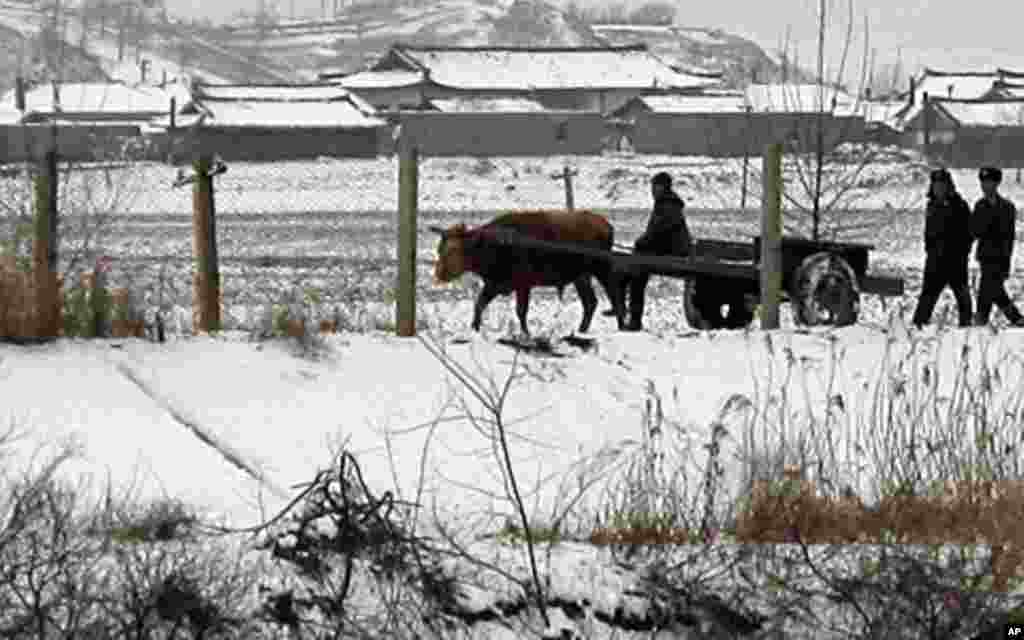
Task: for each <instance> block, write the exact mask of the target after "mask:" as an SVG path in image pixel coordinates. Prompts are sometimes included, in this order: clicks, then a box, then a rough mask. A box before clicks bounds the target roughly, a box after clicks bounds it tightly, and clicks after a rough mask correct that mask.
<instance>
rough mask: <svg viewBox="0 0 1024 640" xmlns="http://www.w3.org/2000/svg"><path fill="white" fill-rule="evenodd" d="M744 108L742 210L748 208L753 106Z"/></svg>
mask: <svg viewBox="0 0 1024 640" xmlns="http://www.w3.org/2000/svg"><path fill="white" fill-rule="evenodd" d="M743 110H744V112H745V113H746V118H745V120H746V126H745V127H744V132H745V134H746V135H744V136H743V138H744V141H743V184H742V185H741V186H740V211H746V210H747V172H748V171H749V168H750V121H751V119H752V116H751V112H752V111H753V108H752V107H751V106H750V105H749V104H748V105H747V106H746V107H744V109H743Z"/></svg>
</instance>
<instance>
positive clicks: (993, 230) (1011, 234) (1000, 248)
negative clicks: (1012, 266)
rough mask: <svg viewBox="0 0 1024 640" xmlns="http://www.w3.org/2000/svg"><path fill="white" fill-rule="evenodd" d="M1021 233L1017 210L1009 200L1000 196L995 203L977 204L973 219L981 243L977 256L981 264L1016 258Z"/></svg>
mask: <svg viewBox="0 0 1024 640" xmlns="http://www.w3.org/2000/svg"><path fill="white" fill-rule="evenodd" d="M1016 233H1017V208H1016V207H1014V206H1013V203H1012V202H1010V201H1009V200H1007V199H1006V198H1004V197H1002V196H1000V195H997V196H996V200H995V202H989V201H988V199H987V198H981V199H980V200H978V201H977V202H976V203H975V204H974V214H973V215H972V216H971V236H972V237H973V238H975V239H976V240H977V241H978V248H977V249H976V250H975V257H976V258H977V260H978V262H981V263H996V264H1000V265H1002V264H1005V265H1006V266H1007V267H1008V266H1009V263H1010V258H1011V257H1012V256H1013V242H1014V240H1015V239H1016Z"/></svg>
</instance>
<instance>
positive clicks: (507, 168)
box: [0, 153, 919, 333]
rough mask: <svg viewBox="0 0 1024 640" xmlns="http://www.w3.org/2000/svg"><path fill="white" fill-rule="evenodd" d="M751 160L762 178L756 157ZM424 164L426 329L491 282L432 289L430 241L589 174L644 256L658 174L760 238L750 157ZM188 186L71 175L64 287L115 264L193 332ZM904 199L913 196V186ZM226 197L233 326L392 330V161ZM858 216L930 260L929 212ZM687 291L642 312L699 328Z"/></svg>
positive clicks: (259, 178) (103, 170) (662, 283)
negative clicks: (923, 232) (921, 233)
mask: <svg viewBox="0 0 1024 640" xmlns="http://www.w3.org/2000/svg"><path fill="white" fill-rule="evenodd" d="M752 164H754V165H756V166H757V167H759V166H760V164H759V159H756V160H755V161H754V162H753V163H752ZM419 166H420V169H419V197H418V209H419V214H418V235H417V254H416V255H417V282H416V284H417V308H418V312H417V322H418V324H419V326H421V327H430V326H437V325H439V324H444V325H445V326H447V327H448V328H450V329H452V330H457V331H462V330H468V327H469V321H470V319H471V317H472V305H473V301H474V299H475V296H476V293H477V291H478V289H479V287H480V283H479V282H478V279H476V278H474V277H466V278H463V280H462V281H461V282H460V283H458V284H453V285H444V286H440V285H438V284H437V283H435V282H434V280H433V273H432V266H431V265H432V263H433V261H434V258H435V255H436V254H435V250H436V248H437V240H438V238H437V237H436V236H435V235H433V234H432V233H430V232H429V231H428V230H427V228H428V227H429V226H432V225H437V226H441V227H448V226H451V225H453V224H457V223H465V224H468V225H477V224H482V223H485V222H487V221H488V220H490V219H491V218H493V217H494V216H495V215H497V214H498V213H499V212H502V211H508V210H526V209H562V208H565V206H566V193H565V185H564V182H563V180H562V178H561V177H560V175H559V174H560V173H561V172H562V171H563V170H564V169H565V168H566V167H569V168H570V169H572V170H573V171H574V173H575V175H574V176H573V178H572V190H573V196H572V197H573V201H574V206H575V207H576V208H577V209H590V210H594V211H596V212H598V213H601V214H603V215H606V216H607V217H608V218H609V220H610V222H611V223H612V224H613V225H614V227H615V234H616V237H615V240H616V242H617V243H619V244H621V245H625V246H630V245H632V242H633V240H634V239H635V238H636V237H637V236H638V235H639V234H640V233H641V232H642V231H643V229H644V226H645V224H646V221H647V216H648V214H649V211H650V206H651V195H650V188H649V179H650V176H651V175H652V174H653V173H655V172H657V171H662V170H665V171H668V172H669V173H670V174H672V175H673V177H674V178H675V181H676V185H675V188H676V190H677V191H678V192H679V194H680V195H681V196H682V198H683V199H684V201H685V202H686V203H687V217H688V223H689V226H690V230H691V232H692V233H693V235H694V236H696V237H700V238H718V239H725V240H745V239H749V238H751V237H753V236H755V235H757V233H758V224H759V216H758V206H759V198H760V181H759V179H756V176H754V175H753V174H752V175H751V176H748V180H747V188H748V190H749V191H748V193H747V194H746V196H745V199H746V201H747V204H748V209H747V210H745V211H741V210H739V209H738V205H739V203H740V202H741V200H742V199H744V196H743V194H741V193H740V190H741V188H742V185H743V180H742V172H743V170H744V168H743V163H742V160H740V159H728V158H726V159H711V158H700V157H669V156H643V155H632V154H629V153H625V154H623V153H610V154H606V155H602V156H587V157H546V158H539V157H537V158H534V157H517V158H510V157H474V158H431V157H421V158H420V165H419ZM749 170H750V169H749V167H748V171H749ZM32 171H34V169H33V167H32V166H30V165H17V166H15V165H11V166H8V167H5V168H4V170H3V172H0V201H2V206H3V225H4V228H3V237H4V238H5V239H6V240H5V242H6V244H7V248H8V249H9V250H10V251H12V252H13V253H15V254H16V255H19V256H21V257H23V258H24V257H26V256H27V255H29V253H30V242H29V240H28V238H29V237H30V234H29V235H26V233H25V231H26V229H27V228H29V226H30V225H31V221H32V202H33V194H32ZM191 173H192V171H191V168H190V167H183V168H177V167H172V166H168V165H166V164H162V163H158V162H142V161H131V159H126V160H124V161H120V162H105V163H63V162H62V163H61V165H60V192H59V211H60V231H59V235H60V239H59V246H60V255H59V258H60V259H59V268H60V271H61V272H62V273H64V274H65V278H66V279H65V282H66V289H70V288H73V287H74V286H76V284H78V283H80V281H81V274H82V273H88V272H90V271H95V267H96V264H97V261H98V260H99V259H100V258H101V257H103V256H107V257H109V258H110V259H111V260H109V263H108V264H109V267H108V273H107V279H108V281H109V282H110V283H111V286H113V287H123V288H128V289H130V290H131V291H132V292H134V295H133V305H135V306H136V307H137V310H136V313H137V314H139V315H141V316H142V317H144V319H145V321H146V322H147V323H149V324H152V323H153V322H154V321H155V317H156V314H157V312H160V313H161V314H162V316H163V318H164V320H165V322H166V324H167V328H168V330H169V331H172V332H174V331H179V332H182V333H187V332H190V331H191V330H192V306H193V305H192V303H193V288H192V284H193V274H194V272H195V270H196V264H195V260H194V247H193V243H194V238H193V210H194V202H193V198H194V194H193V185H191V184H188V183H185V184H182V180H181V178H182V177H185V178H187V177H188V176H190V175H191ZM901 188H902V187H901ZM899 193H901V194H905V193H907V190H906V188H902V190H901V191H899ZM873 195H874V196H875V199H876V200H877V199H879V197H880V196H879V194H877V193H876V194H873ZM881 197H884V196H881ZM892 197H895V196H892ZM213 200H214V206H215V211H216V238H217V248H218V259H219V273H220V279H221V299H222V305H223V306H222V309H223V310H222V315H221V317H222V324H223V328H224V329H228V330H233V329H234V330H247V331H257V332H266V331H278V332H280V331H284V330H286V329H287V324H286V319H287V318H288V317H289V316H290V317H291V318H293V319H294V318H295V317H297V316H305V317H307V318H308V320H309V326H312V327H318V326H319V325H320V323H321V321H327V322H330V323H333V324H334V326H336V327H337V328H338V329H350V330H360V331H364V330H374V329H379V330H393V328H394V324H395V285H396V281H397V259H396V255H397V253H396V250H397V246H396V245H397V218H396V211H397V208H398V162H397V159H396V158H395V157H380V158H376V159H321V160H311V161H293V162H268V163H243V162H233V163H229V165H228V166H227V171H226V173H223V174H221V175H218V176H216V177H215V178H214V196H213ZM871 207H874V208H873V210H868V209H870V208H871ZM858 215H860V216H861V217H862V218H863V219H864V221H865V222H868V223H871V224H870V225H868V226H871V225H873V227H872V228H871V231H870V233H871V234H874V238H875V240H876V242H875V244H879V245H880V247H879V251H876V254H875V256H876V257H873V258H872V260H873V262H874V263H876V264H879V265H880V266H881V267H882V268H886V267H897V268H899V269H900V270H901V271H904V270H905V268H907V267H909V268H910V270H913V269H914V268H915V267H916V262H918V260H916V259H910V260H904V257H905V256H906V255H907V253H908V249H910V248H912V245H913V244H914V242H915V238H916V237H917V235H915V234H916V231H917V228H916V226H915V225H917V226H919V220H918V217H917V216H913V217H910V216H903V217H902V218H900V219H898V220H896V221H895V222H893V220H892V214H891V213H886V212H885V210H884V207H882V206H877V204H871V203H867V204H866V205H865V211H864V212H861V213H859V214H858ZM886 225H888V227H887V226H886ZM893 225H895V227H894V226H893ZM897 227H898V228H899V233H892V234H881V235H879V234H878V229H885V228H890V229H893V228H897ZM862 238H863V235H862V237H861V238H856V237H855V238H851V239H852V240H857V239H862ZM878 241H880V242H878ZM914 258H916V256H914ZM904 263H906V264H904ZM908 284H911V283H908ZM683 287H684V283H683V281H681V280H678V279H671V278H659V277H655V278H652V280H651V282H650V285H649V287H648V300H649V302H648V309H649V313H648V314H645V315H646V316H647V317H649V318H650V320H649V321H647V322H646V324H647V325H648V326H649V327H650V328H651V329H652V330H655V331H659V330H660V331H665V332H673V331H685V330H687V329H688V326H687V323H686V321H685V319H684V313H683V305H682V299H683ZM598 295H599V304H601V305H602V308H604V306H605V305H606V304H607V301H606V300H605V299H604V297H603V295H602V294H601V292H600V291H599V292H598ZM575 296H576V294H575V292H574V291H573V290H572V288H571V287H570V288H568V289H566V291H565V294H564V298H563V299H561V300H559V298H558V295H557V293H556V292H555V291H554V290H553V289H549V290H543V289H541V290H537V291H536V292H535V294H534V296H533V298H532V300H531V302H532V307H531V312H530V317H531V319H535V320H531V324H532V323H533V322H535V321H536V322H540V325H538V326H543V327H545V328H547V329H550V330H552V331H555V330H559V331H560V330H566V331H571V329H572V328H573V327H575V326H576V325H577V324H578V321H579V315H580V313H581V310H580V305H579V303H578V301H576V299H575ZM871 304H874V303H869V308H868V309H866V310H870V309H871V307H870V305H871ZM514 308H515V305H514V303H512V302H510V301H508V300H505V299H499V300H498V301H495V302H494V304H492V306H491V308H490V309H489V311H488V316H489V317H488V318H485V327H486V328H487V329H488V330H504V329H505V328H506V327H508V326H510V325H511V324H512V323H514V321H515V313H514ZM286 310H287V311H286ZM869 315H870V316H879V317H881V315H882V314H881V312H878V313H874V312H872V313H871V314H869ZM645 319H646V318H645ZM605 324H607V326H608V327H612V326H613V325H614V323H613V322H612V320H610V319H609V320H608V322H607V323H605V322H604V320H602V319H601V318H600V317H598V318H596V319H595V323H594V327H595V328H596V329H598V330H600V329H601V328H602V327H603V326H604V325H605ZM783 324H784V326H785V324H786V314H785V313H784V316H783Z"/></svg>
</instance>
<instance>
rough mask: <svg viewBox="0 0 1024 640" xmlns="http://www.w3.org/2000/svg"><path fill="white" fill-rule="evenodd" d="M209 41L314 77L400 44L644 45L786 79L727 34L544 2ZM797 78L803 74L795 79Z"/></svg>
mask: <svg viewBox="0 0 1024 640" xmlns="http://www.w3.org/2000/svg"><path fill="white" fill-rule="evenodd" d="M204 37H206V38H207V39H209V40H211V41H213V42H216V43H217V44H218V45H220V46H223V47H225V48H228V49H231V50H233V51H237V52H239V53H241V54H244V55H246V56H247V57H249V58H250V59H254V60H261V61H262V62H263V63H264V64H268V65H276V66H278V67H280V68H285V69H290V70H291V71H292V72H293V73H294V74H296V75H297V76H299V77H307V78H313V77H315V75H316V71H317V70H324V69H331V70H338V69H342V70H355V69H358V68H361V67H363V66H365V65H366V64H367V63H369V62H371V61H372V60H373V59H374V58H375V57H376V56H377V55H379V54H380V53H381V52H382V51H384V50H386V49H387V47H388V46H390V45H391V44H392V43H394V42H396V41H402V42H408V43H411V44H422V45H444V44H452V45H483V44H491V45H518V46H526V45H535V46H538V45H563V46H564V45H601V44H632V43H639V42H643V43H647V44H648V45H649V46H650V47H651V49H652V51H654V52H655V53H656V54H658V55H659V56H661V57H663V58H664V59H665V60H666V61H667V62H669V63H670V64H674V65H677V66H679V67H682V68H687V69H692V68H696V69H708V70H714V71H724V72H725V73H726V78H727V80H728V81H729V83H730V84H732V85H734V86H736V85H740V84H742V83H743V82H745V81H747V80H749V79H751V78H755V79H756V80H758V81H762V82H764V81H773V80H779V79H781V78H782V76H783V74H782V67H781V64H780V61H779V59H778V57H777V56H773V55H769V54H768V53H766V52H765V51H764V50H763V49H762V48H761V47H760V46H759V45H757V44H756V43H754V42H752V41H750V40H747V39H745V38H741V37H739V36H735V35H732V34H729V33H726V32H724V31H722V30H714V29H702V28H687V27H644V26H620V25H593V26H592V25H589V24H586V23H584V22H582V21H581V20H579V19H576V18H574V17H572V16H571V14H567V13H566V12H565V11H564V10H563V9H561V8H559V7H557V6H555V5H553V4H550V3H548V2H546V1H545V0H514V1H511V2H510V1H508V0H442V1H441V2H438V3H435V4H431V5H416V6H411V5H410V4H408V3H400V2H389V3H375V4H353V5H349V6H347V7H343V8H341V10H340V12H339V16H338V18H337V19H335V20H331V21H319V22H288V21H283V22H278V23H277V24H275V25H272V26H268V25H266V24H264V25H254V24H252V25H248V26H240V25H239V26H226V27H223V28H220V29H217V30H215V31H211V32H208V33H205V34H204ZM790 77H791V78H793V79H800V78H803V77H805V76H804V75H803V74H800V75H796V76H793V75H792V74H791V76H790Z"/></svg>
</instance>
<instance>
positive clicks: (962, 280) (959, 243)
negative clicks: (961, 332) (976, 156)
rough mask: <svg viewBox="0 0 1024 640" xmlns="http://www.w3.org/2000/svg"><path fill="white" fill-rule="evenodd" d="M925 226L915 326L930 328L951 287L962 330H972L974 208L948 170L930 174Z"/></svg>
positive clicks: (935, 171) (937, 170)
mask: <svg viewBox="0 0 1024 640" xmlns="http://www.w3.org/2000/svg"><path fill="white" fill-rule="evenodd" d="M925 215H926V218H925V224H924V246H925V254H926V256H927V257H926V258H925V265H924V283H923V284H922V285H921V295H920V296H919V297H918V300H917V309H916V310H915V311H914V320H913V322H914V325H915V326H917V327H918V328H921V327H923V326H924V325H926V324H928V322H929V321H930V320H931V317H932V311H934V310H935V303H936V302H938V301H939V295H940V294H941V293H942V290H943V289H945V288H946V286H947V285H948V286H949V288H950V289H952V290H953V295H954V296H955V297H956V306H957V311H958V312H959V316H960V326H961V327H969V326H971V320H972V318H971V292H970V289H969V288H968V287H967V260H968V257H969V256H970V253H971V243H972V239H971V230H970V217H971V207H970V205H968V204H967V202H966V201H965V200H964V199H963V198H962V197H961V196H960V194H959V193H957V191H956V185H954V184H953V176H952V175H950V173H949V171H947V170H945V169H936V170H934V171H932V173H931V184H930V185H929V187H928V205H927V209H926V214H925Z"/></svg>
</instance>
